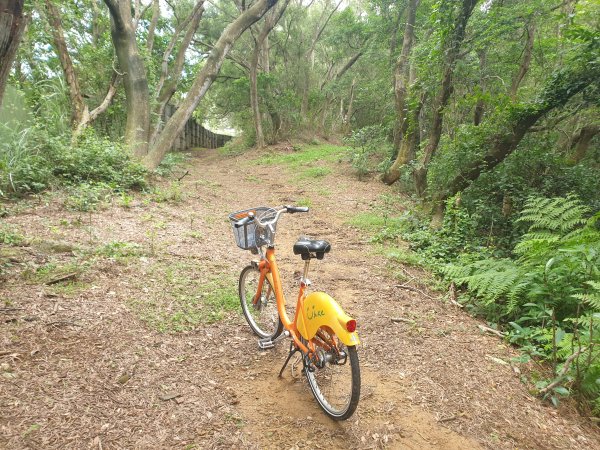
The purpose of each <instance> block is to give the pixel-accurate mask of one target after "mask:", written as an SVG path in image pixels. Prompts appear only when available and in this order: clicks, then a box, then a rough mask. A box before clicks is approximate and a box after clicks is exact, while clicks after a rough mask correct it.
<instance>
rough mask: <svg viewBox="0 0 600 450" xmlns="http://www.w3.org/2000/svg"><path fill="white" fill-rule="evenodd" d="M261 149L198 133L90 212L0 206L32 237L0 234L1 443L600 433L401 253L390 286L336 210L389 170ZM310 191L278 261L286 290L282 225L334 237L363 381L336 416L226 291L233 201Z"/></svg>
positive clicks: (252, 443) (538, 442) (295, 262)
mask: <svg viewBox="0 0 600 450" xmlns="http://www.w3.org/2000/svg"><path fill="white" fill-rule="evenodd" d="M270 151H271V152H274V154H275V155H276V156H277V155H282V154H283V155H285V154H287V153H290V152H291V151H292V150H290V149H277V150H270ZM258 157H261V158H263V159H262V160H261V161H263V162H269V161H271V164H262V165H260V164H256V163H253V162H252V161H249V159H256V158H258ZM273 161H275V162H277V159H276V158H275V159H265V157H264V155H263V154H253V153H250V154H246V155H241V156H237V157H231V156H223V155H220V154H219V153H218V152H214V151H212V152H200V153H198V154H197V155H196V157H194V158H193V159H192V161H191V162H190V164H189V170H190V176H187V177H185V178H184V179H183V181H182V186H181V187H178V186H177V185H175V184H169V182H168V181H167V182H163V183H162V186H161V190H160V191H158V192H157V193H156V194H154V195H153V196H149V195H145V196H138V197H136V198H135V199H129V198H125V197H124V198H123V199H122V200H121V201H114V202H113V204H111V205H109V206H108V207H107V208H105V209H103V210H101V211H98V212H94V213H92V214H88V213H77V212H69V211H66V210H65V209H64V207H63V206H62V198H61V196H60V195H58V194H55V195H51V196H49V197H44V198H42V199H39V200H36V199H34V200H32V201H31V202H30V204H28V205H24V204H23V203H21V204H20V205H17V206H13V207H12V208H11V214H10V215H9V216H8V217H6V218H4V219H3V220H4V224H5V225H4V226H5V227H6V226H10V227H12V228H11V229H12V230H16V232H18V233H21V234H23V235H25V236H26V237H27V240H26V241H25V243H22V244H21V246H18V245H12V246H4V247H2V254H0V256H2V258H3V259H2V261H3V263H4V267H5V273H4V275H3V277H4V279H3V282H2V285H0V298H1V299H2V300H3V303H0V319H1V321H0V364H1V366H0V372H1V373H0V447H2V448H57V449H58V448H61V449H63V448H77V449H81V448H94V449H96V448H97V449H110V448H261V449H262V448H327V449H330V448H402V449H405V448H406V449H421V448H427V449H429V448H433V449H465V448H536V449H537V448H553V449H554V448H556V449H559V448H560V449H562V448H564V449H567V448H581V449H584V448H585V449H600V434H599V433H598V430H597V428H596V429H595V428H594V427H593V426H592V425H590V424H589V423H588V422H587V421H585V420H584V419H582V418H580V417H579V416H578V415H577V414H576V413H575V412H574V410H573V408H572V407H571V406H569V405H563V406H561V408H560V409H559V410H554V409H552V408H549V407H548V406H547V405H545V404H544V403H542V402H540V401H539V400H538V399H536V398H535V397H533V396H531V395H530V394H529V393H528V390H527V389H528V385H527V384H523V383H522V382H521V380H520V375H519V373H516V372H515V370H520V371H522V372H523V374H526V375H527V376H528V377H531V376H532V375H534V374H533V373H532V370H534V369H535V368H531V367H520V368H518V367H516V366H515V368H513V367H512V366H511V365H510V364H508V363H507V362H508V361H510V359H511V358H512V357H515V356H517V352H516V351H515V350H513V349H511V348H509V347H507V346H506V345H505V344H504V343H503V342H502V341H501V340H499V339H498V338H496V337H494V336H488V335H482V334H481V332H480V331H479V329H478V328H477V324H478V322H477V321H476V320H474V319H473V318H471V317H469V316H468V315H466V313H464V312H463V311H460V310H457V309H456V308H455V307H453V306H451V305H449V304H447V303H443V302H442V301H440V300H437V299H434V294H431V293H427V292H426V290H425V288H424V287H423V286H420V285H419V280H420V279H421V278H422V276H423V274H422V273H420V272H419V271H418V270H416V269H414V268H410V267H404V268H402V269H401V270H403V271H404V272H406V273H407V274H409V275H410V277H411V278H412V285H413V286H416V287H418V288H419V290H421V291H423V293H422V294H421V293H418V292H413V291H407V290H405V289H400V288H398V287H397V285H398V282H397V281H396V280H394V278H392V277H391V276H390V273H391V271H390V262H389V261H387V260H386V259H384V258H383V257H382V256H381V255H380V254H378V253H376V252H374V250H373V247H372V246H370V245H369V244H368V243H367V242H366V241H367V239H366V236H364V234H363V232H361V231H359V230H357V229H354V228H352V227H350V226H348V225H347V222H348V219H349V218H350V217H351V216H352V215H353V214H355V213H357V212H361V211H367V210H369V209H370V207H371V206H372V205H374V204H376V203H377V202H379V201H381V195H388V194H393V192H392V191H391V190H390V188H387V187H384V186H382V185H381V184H380V183H378V182H376V181H368V182H359V181H357V180H356V179H355V178H354V177H352V176H351V172H350V170H349V168H348V167H347V165H346V164H345V163H340V162H338V161H337V159H336V158H324V160H322V161H314V162H312V163H311V164H310V165H311V167H310V168H311V169H314V170H313V172H308V173H310V174H313V175H315V177H314V178H313V179H310V178H307V177H306V173H307V172H302V170H304V169H302V170H300V169H299V166H297V165H296V166H293V165H291V166H290V165H289V164H288V165H285V164H272V162H273ZM258 181H260V183H259V182H258ZM308 202H310V204H311V205H310V206H311V214H309V215H295V216H290V217H284V220H283V221H282V222H281V223H280V226H279V227H278V236H277V242H278V248H279V253H278V254H279V261H280V265H281V268H282V272H283V275H284V277H286V279H287V280H289V283H288V284H287V285H286V288H287V290H286V292H287V293H288V296H290V297H291V296H292V292H293V291H292V288H293V282H292V281H291V280H293V274H294V271H295V270H297V269H298V268H300V262H299V259H298V258H297V257H294V256H293V255H292V254H291V245H292V243H293V242H294V240H295V239H296V238H297V237H298V236H299V235H301V234H307V235H312V236H319V237H322V238H325V239H328V240H330V241H331V243H332V247H333V250H332V252H331V253H330V254H329V255H328V257H327V258H326V260H325V261H323V262H319V263H318V264H317V265H316V267H315V268H314V271H313V274H312V276H311V279H312V281H313V283H314V286H315V288H318V289H322V290H325V291H327V292H329V293H331V294H332V295H333V296H334V297H335V298H336V299H338V301H340V303H341V304H342V305H343V306H344V308H345V309H346V310H348V311H349V312H350V313H351V314H353V316H355V318H356V319H357V321H358V324H359V329H358V331H359V334H360V337H361V340H362V346H361V347H360V349H359V352H360V353H359V355H360V360H361V371H362V376H363V383H362V397H361V402H360V404H359V408H358V410H357V413H356V414H355V415H354V416H353V417H352V419H351V420H349V421H347V422H345V423H334V422H332V421H330V420H328V419H327V418H326V417H325V416H324V415H323V414H322V413H321V412H320V410H319V409H318V407H317V405H316V403H315V401H314V400H313V398H312V397H311V394H310V391H309V389H308V387H307V386H306V384H305V383H304V382H303V380H302V379H300V378H297V377H294V376H293V374H292V373H291V371H290V370H287V371H286V373H285V376H284V378H283V379H281V380H279V379H278V378H277V373H278V371H279V368H280V367H281V364H282V363H283V360H284V357H285V354H286V350H287V348H286V347H287V345H286V344H285V343H283V344H280V345H279V346H278V347H276V348H275V349H273V350H269V351H259V350H258V348H257V345H256V339H255V338H254V337H253V335H252V334H251V333H250V331H249V329H248V327H247V326H246V325H245V322H244V319H243V317H242V316H241V314H240V313H239V312H238V311H237V310H236V306H237V304H236V302H237V299H236V298H235V283H236V277H237V274H238V273H239V270H240V269H241V268H242V267H243V266H244V265H245V264H246V263H247V262H248V261H249V259H250V257H251V255H250V254H249V253H245V252H243V251H241V250H238V249H237V248H236V247H235V244H234V242H233V237H232V236H231V231H230V228H229V224H228V222H227V220H226V215H227V213H228V212H230V211H233V210H236V209H242V208H246V207H251V206H256V205H259V204H266V205H276V204H282V203H308ZM315 269H316V270H315ZM65 275H72V277H71V279H69V280H67V282H59V283H52V282H53V281H55V280H56V279H57V278H60V276H65ZM223 311H225V312H223ZM392 317H402V318H405V319H407V321H405V322H400V323H392V321H391V320H390V319H391V318H392ZM161 331H163V332H161Z"/></svg>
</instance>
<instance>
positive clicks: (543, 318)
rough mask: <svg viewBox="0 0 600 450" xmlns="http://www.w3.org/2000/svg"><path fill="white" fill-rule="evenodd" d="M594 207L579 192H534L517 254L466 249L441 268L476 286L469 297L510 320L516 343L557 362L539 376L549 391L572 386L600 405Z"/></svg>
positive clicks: (599, 250)
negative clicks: (551, 374)
mask: <svg viewBox="0 0 600 450" xmlns="http://www.w3.org/2000/svg"><path fill="white" fill-rule="evenodd" d="M591 212H592V210H591V209H590V208H589V207H587V206H585V205H584V204H583V203H582V202H581V201H580V200H579V199H578V198H577V197H575V196H572V195H571V196H568V197H564V198H562V197H558V198H543V197H532V198H530V199H529V200H527V201H526V203H525V207H524V209H523V211H522V212H521V214H520V217H519V219H518V222H521V223H524V224H527V225H528V226H529V228H528V232H527V233H526V234H524V235H523V236H522V237H521V238H520V240H519V242H518V243H517V245H515V247H514V249H513V255H514V258H512V259H509V258H493V257H490V256H487V257H479V258H476V257H475V255H473V254H470V255H469V254H467V255H463V256H462V257H461V258H459V260H458V261H457V262H454V263H451V264H448V265H446V266H445V267H443V269H442V272H443V273H444V275H445V276H446V278H447V279H449V280H451V281H453V282H455V283H456V284H457V285H464V286H466V287H468V288H469V298H470V300H468V302H469V303H470V304H471V305H472V306H473V307H474V308H475V311H476V312H478V313H480V314H483V315H484V316H485V317H486V318H487V320H488V321H491V322H494V323H498V324H499V325H500V326H504V327H505V328H506V330H507V335H508V339H509V340H510V342H512V343H514V344H517V345H519V346H520V347H521V348H522V349H523V351H524V352H525V353H526V354H527V355H529V356H537V357H541V358H543V359H546V360H548V361H549V362H551V363H552V364H553V366H554V369H555V374H556V377H555V378H554V379H553V380H542V381H539V382H538V383H537V387H538V388H539V389H540V392H541V393H542V394H543V395H544V396H545V397H548V398H550V399H551V400H552V401H553V402H554V403H556V402H557V401H558V398H559V396H563V395H568V394H569V393H573V394H575V395H576V396H577V397H578V399H580V400H585V401H589V402H591V404H593V405H595V406H594V407H595V408H598V406H600V227H599V225H600V213H596V214H595V215H592V216H591V217H590V215H591ZM596 413H600V410H597V411H596Z"/></svg>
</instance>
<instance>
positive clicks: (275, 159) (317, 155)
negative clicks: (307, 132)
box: [255, 144, 345, 168]
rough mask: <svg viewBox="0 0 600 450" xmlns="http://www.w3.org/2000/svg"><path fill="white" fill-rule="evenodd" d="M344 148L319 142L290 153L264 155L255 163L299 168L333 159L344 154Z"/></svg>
mask: <svg viewBox="0 0 600 450" xmlns="http://www.w3.org/2000/svg"><path fill="white" fill-rule="evenodd" d="M344 151H345V150H344V148H343V147H338V146H337V145H330V144H321V145H312V146H305V147H300V148H299V150H296V151H294V152H292V153H277V154H275V153H272V154H268V155H264V156H262V157H260V158H258V159H257V160H255V163H256V164H264V165H285V166H288V167H290V168H300V167H303V166H307V165H312V164H314V163H316V162H319V161H323V162H326V161H335V160H338V159H339V158H340V157H341V156H342V155H343V154H344Z"/></svg>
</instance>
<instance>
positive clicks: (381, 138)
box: [344, 125, 392, 179]
mask: <svg viewBox="0 0 600 450" xmlns="http://www.w3.org/2000/svg"><path fill="white" fill-rule="evenodd" d="M388 135H389V131H388V130H387V129H386V128H385V127H383V126H381V125H373V126H369V127H364V128H361V129H360V130H356V131H353V132H352V134H351V135H350V136H349V137H347V138H345V140H344V141H345V143H346V144H347V145H348V146H349V147H350V161H351V163H352V167H354V169H355V170H356V173H357V175H358V178H359V179H362V178H363V177H364V176H366V175H368V174H369V173H371V172H373V171H384V170H385V169H386V168H387V167H386V165H388V164H389V162H390V161H391V158H390V157H389V156H390V154H391V150H392V146H391V145H390V144H389V143H388V142H387V136H388ZM382 160H383V161H384V162H383V163H381V161H382Z"/></svg>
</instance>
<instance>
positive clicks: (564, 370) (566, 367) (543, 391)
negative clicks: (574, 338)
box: [540, 347, 587, 395]
mask: <svg viewBox="0 0 600 450" xmlns="http://www.w3.org/2000/svg"><path fill="white" fill-rule="evenodd" d="M586 350H587V347H581V348H580V349H579V350H577V351H576V352H575V353H573V354H572V355H571V356H569V357H568V358H567V359H566V360H565V363H564V365H563V367H562V369H561V370H560V372H559V373H558V376H557V377H556V378H555V380H554V381H553V382H552V383H550V384H549V385H548V386H546V387H545V388H542V389H540V394H542V395H545V394H547V393H548V391H550V390H551V389H554V388H555V387H556V386H558V385H559V384H560V383H561V382H562V379H563V377H564V376H565V375H566V374H567V372H568V371H569V367H571V363H572V362H573V360H574V359H575V358H577V357H578V356H579V355H581V354H582V353H583V352H585V351H586Z"/></svg>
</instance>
